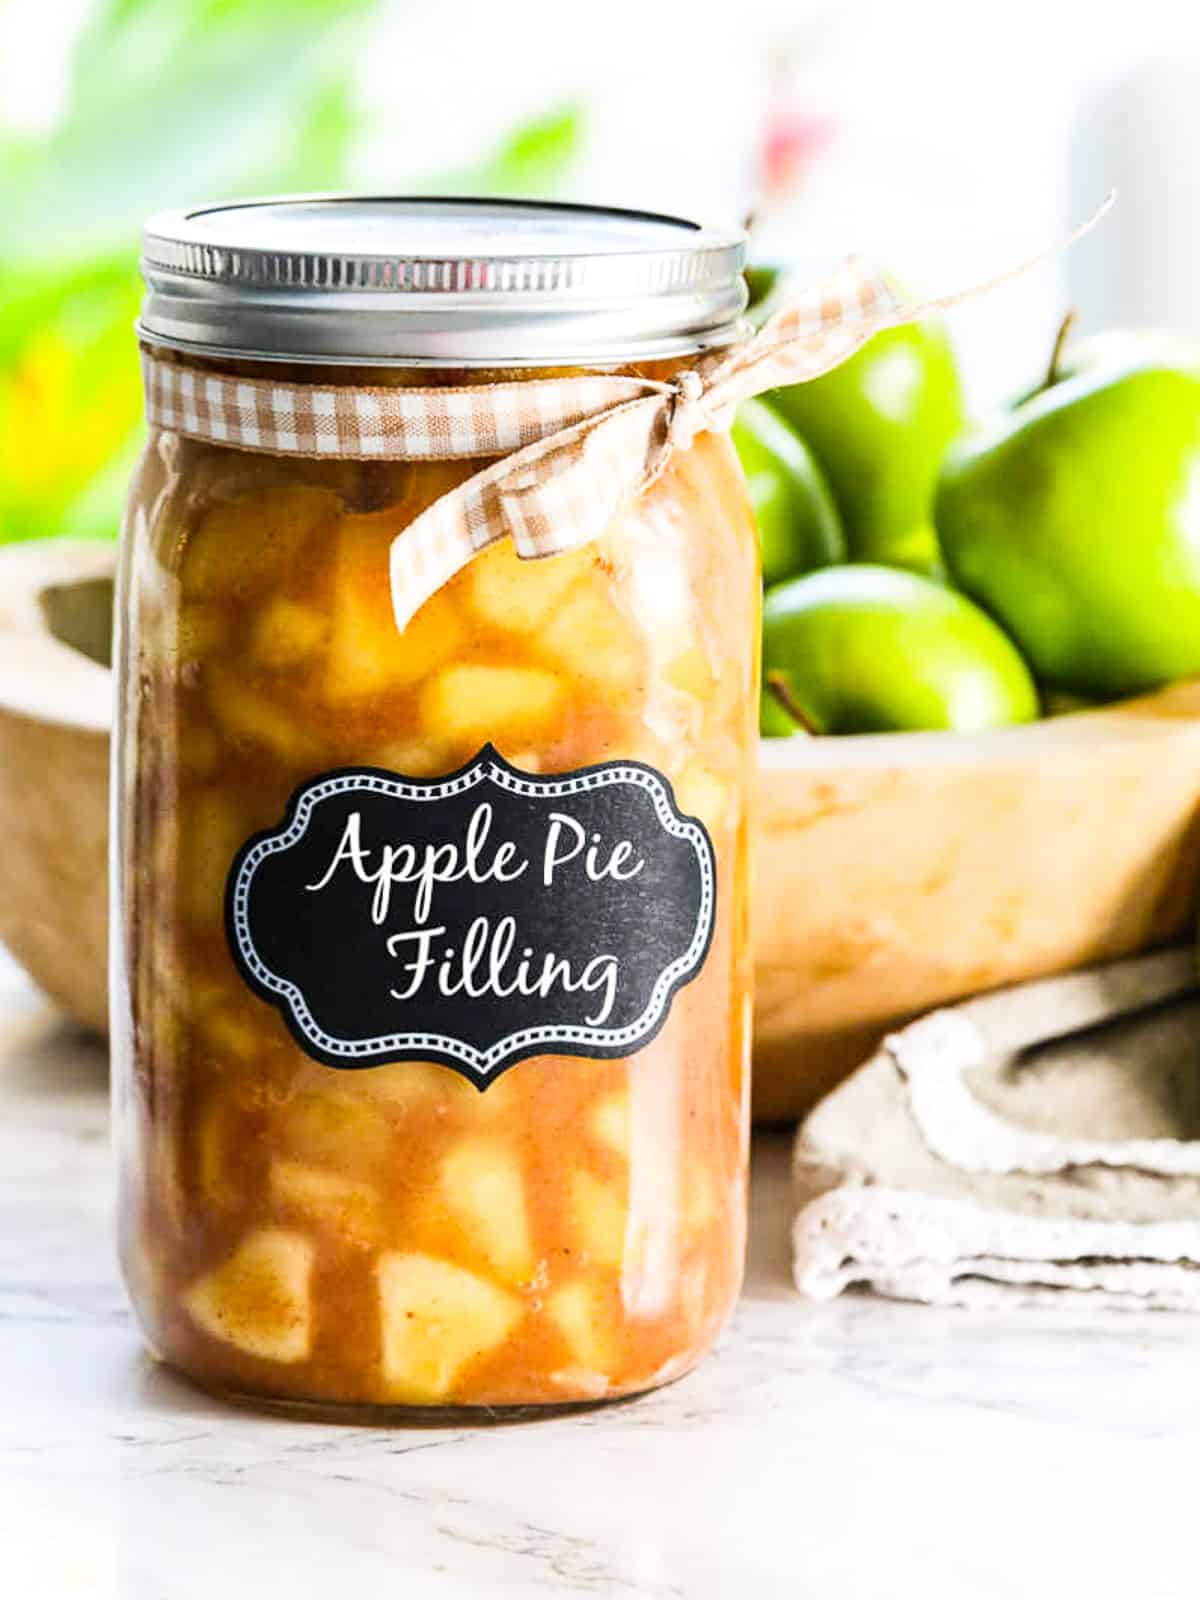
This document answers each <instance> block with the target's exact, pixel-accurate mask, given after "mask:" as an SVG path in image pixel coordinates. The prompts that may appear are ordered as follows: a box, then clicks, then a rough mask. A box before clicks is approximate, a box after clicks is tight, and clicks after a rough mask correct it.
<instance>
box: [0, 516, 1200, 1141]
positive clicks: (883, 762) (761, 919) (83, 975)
mask: <svg viewBox="0 0 1200 1600" xmlns="http://www.w3.org/2000/svg"><path fill="white" fill-rule="evenodd" d="M114 564H115V551H114V550H113V548H112V547H111V546H102V545H94V544H84V543H80V542H76V541H67V540H62V541H50V542H46V543H39V544H30V545H10V546H8V547H6V548H3V549H0V940H2V941H3V942H4V943H5V944H7V945H8V946H9V948H10V949H11V950H12V951H13V953H14V954H15V955H16V956H17V957H18V958H19V959H20V960H21V961H22V962H23V963H24V964H25V966H27V967H28V969H29V970H30V972H31V973H32V974H33V976H34V977H35V978H36V979H37V980H38V982H39V983H40V984H41V985H42V986H43V988H45V989H46V990H47V991H48V992H49V993H50V994H51V995H53V996H54V997H55V999H57V1000H58V1001H59V1002H60V1003H61V1004H62V1005H63V1006H64V1007H65V1008H66V1010H67V1011H68V1012H69V1013H70V1014H71V1015H72V1016H73V1017H75V1018H76V1019H77V1020H79V1021H80V1022H83V1023H86V1024H88V1025H89V1026H92V1027H97V1028H99V1027H103V1026H104V1023H105V1017H106V1009H107V1008H106V995H105V991H106V973H105V969H106V945H107V938H106V929H107V887H106V881H107V834H108V827H107V821H108V801H107V794H108V732H109V726H110V716H111V673H110V672H109V670H108V668H107V665H105V664H104V663H106V662H107V659H108V653H109V639H110V631H111V607H112V576H113V568H114ZM1198 889H1200V683H1188V684H1178V685H1175V686H1174V687H1172V688H1169V689H1166V690H1163V691H1161V692H1160V693H1158V694H1155V695H1150V696H1148V697H1146V698H1144V699H1140V700H1133V701H1128V702H1126V703H1125V704H1123V705H1119V706H1111V707H1106V708H1104V709H1102V710H1099V711H1088V712H1080V713H1076V714H1074V715H1072V716H1068V717H1058V718H1054V719H1052V720H1050V721H1047V722H1039V723H1035V724H1033V725H1032V726H1030V727H1027V728H1013V729H1005V730H1003V731H1002V732H999V733H993V734H985V735H980V736H965V735H962V734H933V733H930V734H897V735H891V734H889V735H877V736H874V737H870V738H851V739H813V740H801V739H790V740H770V741H764V743H763V744H762V746H761V757H760V780H759V826H758V842H757V859H756V863H755V890H754V912H755V947H756V951H757V960H756V989H757V993H756V1027H755V1085H754V1104H755V1112H756V1115H757V1116H759V1117H760V1118H765V1119H778V1118H784V1117H795V1116H797V1115H798V1114H800V1113H801V1112H802V1111H803V1110H805V1109H806V1108H807V1107H808V1106H809V1105H811V1104H812V1103H813V1101H815V1100H816V1099H817V1098H818V1097H819V1096H820V1095H821V1094H822V1093H823V1092H824V1091H825V1090H826V1089H827V1088H829V1087H830V1086H831V1085H832V1084H834V1083H836V1082H837V1081H838V1080H839V1079H840V1078H842V1077H843V1076H845V1074H846V1073H847V1072H848V1071H850V1070H851V1069H852V1068H853V1067H854V1066H856V1065H857V1064H858V1063H859V1062H860V1061H862V1060H864V1059H865V1058H866V1057H867V1056H868V1055H869V1054H870V1053H871V1051H872V1050H873V1048H874V1046H875V1044H876V1042H877V1041H878V1039H879V1036H880V1035H881V1034H882V1033H883V1032H885V1031H886V1030H887V1029H889V1028H891V1027H894V1026H895V1025H897V1024H898V1023H901V1022H903V1021H905V1020H907V1019H908V1018H909V1017H911V1016H913V1015H914V1014H916V1013H918V1012H920V1011H923V1010H926V1009H927V1008H928V1007H930V1006H935V1005H939V1004H942V1003H943V1002H945V1001H949V1000H956V999H959V998H961V997H962V996H964V995H967V994H972V993H974V992H976V991H977V990H980V989H987V988H992V987H994V986H996V985H999V984H1005V983H1013V982H1018V981H1020V980H1022V979H1024V978H1030V977H1036V976H1041V975H1043V974H1046V973H1051V972H1061V971H1065V970H1068V969H1070V968H1073V967H1078V966H1084V965H1087V964H1088V963H1090V962H1094V961H1102V960H1106V959H1108V958H1109V957H1112V956H1117V955H1123V954H1126V953H1127V952H1130V951H1133V950H1138V949H1141V948H1143V947H1145V946H1148V945H1153V944H1158V943H1161V942H1164V941H1166V940H1168V939H1171V938H1174V937H1175V936H1177V935H1179V934H1180V933H1181V932H1183V931H1184V930H1185V929H1186V928H1187V927H1188V926H1189V923H1190V920H1191V917H1192V912H1193V907H1194V905H1195V902H1196V899H1197V893H1198Z"/></svg>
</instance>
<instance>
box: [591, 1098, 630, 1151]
mask: <svg viewBox="0 0 1200 1600" xmlns="http://www.w3.org/2000/svg"><path fill="white" fill-rule="evenodd" d="M590 1126H591V1130H592V1133H593V1134H594V1135H595V1137H596V1138H597V1139H598V1140H599V1141H600V1143H601V1144H602V1145H606V1146H607V1147H608V1149H610V1150H613V1151H615V1152H616V1154H617V1155H619V1156H624V1157H625V1159H626V1160H628V1159H629V1142H630V1109H629V1094H628V1092H627V1091H626V1090H624V1089H617V1090H616V1091H615V1092H614V1093H612V1094H606V1095H605V1096H604V1098H603V1099H602V1100H597V1101H596V1104H595V1105H594V1106H593V1107H592V1115H591V1118H590Z"/></svg>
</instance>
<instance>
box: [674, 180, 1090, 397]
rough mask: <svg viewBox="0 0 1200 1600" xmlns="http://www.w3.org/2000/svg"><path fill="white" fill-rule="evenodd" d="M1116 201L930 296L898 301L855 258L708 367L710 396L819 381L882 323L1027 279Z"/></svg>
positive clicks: (936, 310) (900, 321) (900, 323)
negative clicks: (990, 273)
mask: <svg viewBox="0 0 1200 1600" xmlns="http://www.w3.org/2000/svg"><path fill="white" fill-rule="evenodd" d="M1115 202H1116V191H1115V190H1114V191H1111V192H1110V193H1109V194H1108V195H1107V197H1106V198H1105V200H1104V202H1103V203H1102V204H1101V205H1100V206H1099V207H1098V208H1097V210H1096V211H1095V212H1094V213H1093V214H1092V215H1091V216H1090V217H1088V218H1087V220H1086V221H1085V222H1082V223H1080V225H1079V226H1078V227H1077V228H1075V229H1073V230H1072V232H1071V233H1069V234H1068V235H1067V236H1066V238H1064V239H1062V240H1060V241H1059V242H1058V243H1056V244H1053V245H1050V246H1048V247H1047V248H1046V249H1043V250H1039V251H1037V252H1036V253H1035V254H1034V255H1032V256H1029V257H1027V258H1026V259H1025V260H1024V261H1020V262H1018V263H1017V264H1016V265H1015V266H1012V267H1008V268H1006V269H1005V271H1003V272H1000V273H997V274H996V275H995V276H994V277H991V278H987V279H985V280H984V281H983V282H981V283H973V284H970V285H968V286H967V287H966V288H963V289H956V290H954V291H953V292H951V293H949V294H943V295H935V296H933V297H932V298H930V299H925V300H916V301H910V302H907V303H903V304H900V303H897V301H896V298H895V296H894V295H893V294H892V292H891V290H890V289H889V288H888V286H887V284H886V283H885V282H884V280H883V279H882V278H881V277H880V276H879V275H878V274H877V273H876V272H874V271H873V270H872V269H871V268H870V267H868V266H867V264H866V263H865V262H863V261H861V260H858V259H851V260H849V261H847V262H845V263H844V264H843V265H842V267H841V268H840V269H839V270H838V272H837V273H835V274H834V276H833V277H832V278H831V279H830V280H829V282H828V283H827V284H823V285H820V286H818V287H817V288H816V289H813V290H810V291H809V292H807V293H805V294H802V295H800V296H799V297H798V298H797V299H794V300H792V301H790V302H789V303H788V304H787V305H786V306H785V307H784V308H783V309H782V310H781V311H779V312H777V313H776V314H775V315H774V316H773V317H770V318H769V319H768V320H767V321H766V322H765V323H764V324H763V325H762V327H761V328H760V329H759V330H758V332H757V333H755V334H754V336H753V337H752V338H751V339H750V341H749V342H748V343H747V344H745V345H742V346H740V347H737V348H735V349H734V350H733V351H732V352H730V353H729V354H728V355H722V356H720V357H717V358H715V359H714V360H713V362H712V364H711V365H710V366H708V367H707V368H706V369H705V371H704V377H705V392H706V399H707V401H708V403H709V405H710V406H713V407H728V406H731V405H737V404H738V403H739V402H740V401H742V400H746V399H749V398H750V397H751V396H752V395H756V394H762V393H763V392H764V391H765V390H767V389H775V388H779V387H780V386H781V385H784V384H791V383H807V382H809V381H811V380H812V379H813V378H819V377H820V376H821V375H822V374H823V373H825V372H828V371H830V369H831V368H833V367H835V366H837V365H839V363H841V362H842V361H845V360H846V359H847V358H848V357H850V356H852V355H853V354H854V353H855V351H857V350H858V349H859V348H861V346H862V345H864V344H866V342H867V341H868V340H869V339H871V338H873V337H874V336H875V334H877V333H881V332H882V331H883V330H884V329H885V328H899V327H904V326H905V325H906V324H908V323H911V322H919V321H920V320H921V319H922V318H924V317H929V316H936V315H939V314H940V313H942V312H945V311H949V310H952V309H953V308H954V307H955V306H958V305H961V304H962V303H963V302H964V301H967V300H973V299H975V298H976V297H977V296H979V295H984V294H989V293H990V292H991V291H992V290H993V289H999V288H1001V287H1003V285H1005V284H1007V283H1012V282H1013V281H1015V280H1016V279H1018V278H1021V277H1023V276H1024V275H1025V274H1026V273H1027V272H1030V271H1032V270H1033V269H1034V268H1035V267H1038V266H1041V265H1042V263H1043V262H1045V261H1048V260H1049V259H1050V258H1051V257H1053V256H1055V255H1058V254H1060V253H1061V252H1062V251H1064V250H1068V249H1070V248H1071V246H1072V245H1074V244H1077V243H1078V242H1079V240H1080V239H1082V238H1084V237H1085V235H1087V234H1089V233H1090V232H1091V231H1092V229H1093V228H1095V227H1096V226H1097V225H1098V224H1099V223H1100V222H1101V221H1103V219H1104V217H1105V216H1106V215H1107V214H1108V212H1109V211H1110V210H1111V209H1112V207H1113V205H1114V204H1115Z"/></svg>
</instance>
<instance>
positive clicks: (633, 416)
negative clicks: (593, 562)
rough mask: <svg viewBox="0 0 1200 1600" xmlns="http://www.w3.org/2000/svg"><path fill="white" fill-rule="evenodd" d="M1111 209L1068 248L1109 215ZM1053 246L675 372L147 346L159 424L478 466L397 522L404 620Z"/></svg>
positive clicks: (615, 509)
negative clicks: (203, 365)
mask: <svg viewBox="0 0 1200 1600" xmlns="http://www.w3.org/2000/svg"><path fill="white" fill-rule="evenodd" d="M1114 198H1115V196H1113V195H1111V194H1110V195H1109V196H1108V198H1107V199H1106V200H1105V202H1104V204H1103V205H1102V206H1101V207H1100V209H1099V210H1098V211H1097V212H1096V214H1095V215H1094V216H1093V217H1091V218H1090V219H1089V220H1088V221H1087V222H1085V223H1084V224H1083V226H1082V227H1080V228H1077V229H1076V230H1075V232H1074V233H1073V234H1071V235H1070V237H1069V238H1067V239H1066V240H1064V241H1063V244H1062V245H1061V246H1059V248H1066V247H1067V246H1068V245H1071V244H1073V243H1074V242H1075V240H1077V239H1079V238H1081V237H1082V236H1083V234H1085V233H1087V232H1089V231H1090V230H1091V229H1092V228H1093V227H1095V225H1096V224H1097V223H1098V222H1099V221H1100V219H1101V217H1103V216H1104V214H1105V213H1106V212H1107V211H1108V209H1109V207H1110V206H1111V205H1112V203H1113V200H1114ZM1048 253H1049V252H1047V251H1042V252H1041V253H1039V254H1038V255H1036V256H1034V257H1032V258H1031V259H1030V260H1028V261H1025V262H1023V263H1022V264H1021V265H1020V266H1017V267H1014V268H1012V269H1011V270H1010V271H1008V272H1005V273H1003V274H1001V275H1000V276H999V277H995V278H992V279H990V280H989V281H988V282H986V283H982V284H976V285H974V286H973V287H971V288H968V289H963V290H960V291H959V292H958V293H956V294H951V295H944V296H941V297H940V298H938V299H935V300H926V301H923V302H920V303H917V304H912V305H897V303H896V301H895V299H894V297H893V296H892V294H891V292H890V291H889V290H888V288H887V286H886V285H885V284H884V283H883V282H882V281H881V279H880V278H879V277H878V276H877V275H876V274H875V273H873V272H871V271H870V270H869V269H868V268H867V267H866V266H865V265H864V264H863V263H862V262H861V261H857V260H851V261H848V262H847V263H846V264H845V265H844V266H843V267H842V268H840V269H839V270H838V271H837V272H836V273H835V274H834V275H833V276H832V277H831V278H830V279H829V281H828V282H827V283H824V284H822V285H821V286H819V287H818V288H815V289H810V290H808V291H807V292H806V293H803V294H800V295H799V296H798V297H796V298H795V299H791V300H788V301H787V303H786V304H784V305H783V306H782V307H781V309H780V310H779V311H777V312H776V313H775V315H774V316H772V317H770V318H769V319H768V320H767V321H766V322H764V324H763V325H762V327H761V328H759V329H758V330H757V331H756V332H749V333H747V335H746V336H744V337H743V338H741V339H739V340H738V341H737V342H735V343H733V344H731V345H729V346H727V347H726V348H724V349H721V350H715V351H712V352H710V353H709V354H707V355H704V356H701V357H699V358H698V359H697V360H695V361H693V362H691V363H689V364H688V365H687V366H686V367H684V368H682V370H680V371H679V372H678V373H677V374H676V375H675V376H674V377H673V378H671V379H670V380H668V381H666V382H662V381H659V380H655V379H650V378H638V377H622V376H617V375H607V374H590V375H585V376H582V377H574V378H532V379H528V380H525V381H518V382H514V383H492V384H478V385H467V386H463V387H457V388H455V387H442V388H429V389H416V388H413V389H405V388H397V389H387V388H371V387H366V386H346V387H337V386H333V385H318V384H295V383H284V382H281V381H279V380H276V379H271V378H242V377H232V376H228V375H226V374H221V373H211V372H203V371H200V370H198V369H196V368H193V367H189V366H187V365H185V364H180V363H178V362H175V361H164V360H163V359H161V358H160V357H159V356H157V355H155V354H154V353H153V352H152V351H150V350H143V352H142V368H143V376H144V380H145V389H146V417H147V421H149V422H150V423H151V424H152V425H154V426H156V427H160V428H164V429H168V430H171V431H174V432H177V433H183V434H187V435H188V436H189V437H191V438H197V439H206V440H209V441H210V442H212V443H215V444H224V445H228V446H230V447H232V448H234V449H239V450H258V451H263V452H266V453H269V454H275V455H305V456H316V457H323V458H331V457H334V458H336V457H345V458H351V459H355V458H357V459H361V460H380V459H386V458H392V459H397V460H413V461H422V460H423V461H430V460H475V459H478V458H481V457H488V456H492V457H495V458H497V459H495V460H494V461H493V462H492V464H491V465H490V466H487V467H485V468H483V470H482V471H480V472H477V473H475V474H474V475H473V476H471V477H470V478H468V479H467V480H466V482H464V483H462V484H460V485H459V486H458V487H457V488H456V489H452V490H451V491H450V492H449V493H448V494H446V495H443V496H442V498H441V499H440V500H438V501H436V502H435V503H434V504H433V505H432V506H430V507H429V508H428V509H427V510H426V511H424V512H422V513H421V515H420V516H418V517H417V518H416V519H415V520H414V521H413V522H411V523H410V524H409V525H408V526H407V527H406V528H403V529H397V534H396V538H395V539H394V541H393V542H392V547H391V590H392V604H393V607H394V610H395V614H396V624H397V626H398V627H399V628H400V629H402V630H403V629H404V628H405V627H406V626H407V625H408V623H409V621H410V620H411V619H412V617H413V615H414V614H415V613H416V612H417V611H418V610H419V609H420V607H421V606H422V605H423V604H424V603H425V601H426V600H428V599H429V597H430V596H431V595H432V594H434V593H436V591H437V590H438V589H440V588H441V587H442V585H443V584H444V583H446V582H448V580H449V579H450V578H452V577H453V576H454V575H455V573H456V572H460V571H461V570H462V568H463V567H465V566H466V565H467V563H468V562H469V561H471V560H472V559H473V558H474V557H475V556H476V555H477V554H478V553H479V551H481V550H483V549H485V548H486V546H488V545H489V544H493V543H494V542H495V541H496V540H497V539H504V538H509V539H511V540H512V542H513V544H514V546H515V547H516V551H517V554H518V555H519V556H521V557H523V558H525V559H526V560H535V559H539V558H541V557H544V556H554V555H558V554H560V553H561V552H563V551H566V550H572V549H575V548H576V547H577V546H578V545H581V544H586V543H588V542H589V541H590V540H592V539H596V538H598V537H599V536H600V535H601V534H602V533H603V532H604V530H605V529H606V528H607V527H608V526H609V524H610V523H611V522H612V520H613V518H614V517H615V516H617V515H618V513H619V512H621V511H622V510H623V509H624V508H625V506H627V505H628V504H630V503H631V502H632V500H634V499H635V498H636V497H637V495H639V494H640V493H642V492H643V491H644V490H645V489H647V488H649V487H650V485H651V484H652V483H654V482H655V481H656V480H657V479H658V478H659V477H660V476H661V475H662V473H663V471H664V469H665V468H666V466H667V463H668V462H669V461H670V459H671V457H672V455H673V454H674V453H675V451H676V450H686V449H687V448H688V447H689V446H690V445H691V443H692V441H693V439H694V438H695V437H696V435H697V434H698V433H702V432H704V431H705V430H708V429H720V428H726V427H728V426H729V424H730V423H731V422H732V421H733V416H734V412H735V411H736V409H737V407H738V405H739V404H740V403H741V402H742V401H743V400H746V399H749V398H750V397H751V396H752V395H757V394H762V393H763V392H764V391H765V390H768V389H774V388H778V387H779V386H780V385H782V384H789V383H804V382H807V381H808V380H809V379H811V378H817V377H820V375H821V374H822V373H823V372H828V371H829V370H830V368H831V367H835V366H837V365H838V364H839V362H842V361H845V360H846V359H847V357H848V356H851V355H853V354H854V352H855V351H856V350H858V349H860V348H861V346H862V345H864V344H865V343H866V342H867V340H868V339H870V338H871V337H872V335H873V334H876V333H878V332H880V331H881V330H882V329H884V328H889V327H900V326H902V325H903V324H905V323H909V322H915V321H917V320H919V319H920V318H921V317H924V316H927V315H929V314H930V313H931V312H937V311H944V310H946V309H948V308H949V307H950V306H953V305H957V304H958V303H959V302H961V301H963V300H967V299H970V298H972V297H973V296H975V295H978V294H982V293H984V292H985V291H987V290H988V289H992V288H995V287H996V286H997V285H998V284H1001V283H1007V282H1008V281H1009V280H1010V279H1012V278H1016V277H1019V276H1020V275H1021V274H1022V273H1023V272H1026V271H1028V270H1029V268H1030V267H1032V266H1035V265H1037V264H1038V263H1039V262H1041V261H1043V260H1045V258H1046V255H1047V254H1048Z"/></svg>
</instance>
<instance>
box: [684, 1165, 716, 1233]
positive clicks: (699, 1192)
mask: <svg viewBox="0 0 1200 1600" xmlns="http://www.w3.org/2000/svg"><path fill="white" fill-rule="evenodd" d="M682 1211H683V1222H684V1226H685V1227H687V1228H704V1227H707V1225H708V1224H709V1223H710V1222H711V1221H712V1220H713V1218H714V1217H715V1216H716V1214H717V1187H716V1183H715V1182H714V1180H713V1175H712V1173H711V1172H710V1171H709V1169H708V1168H707V1167H705V1166H702V1165H701V1164H700V1162H698V1161H693V1162H691V1164H690V1165H689V1166H687V1167H685V1168H684V1173H683V1203H682Z"/></svg>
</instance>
